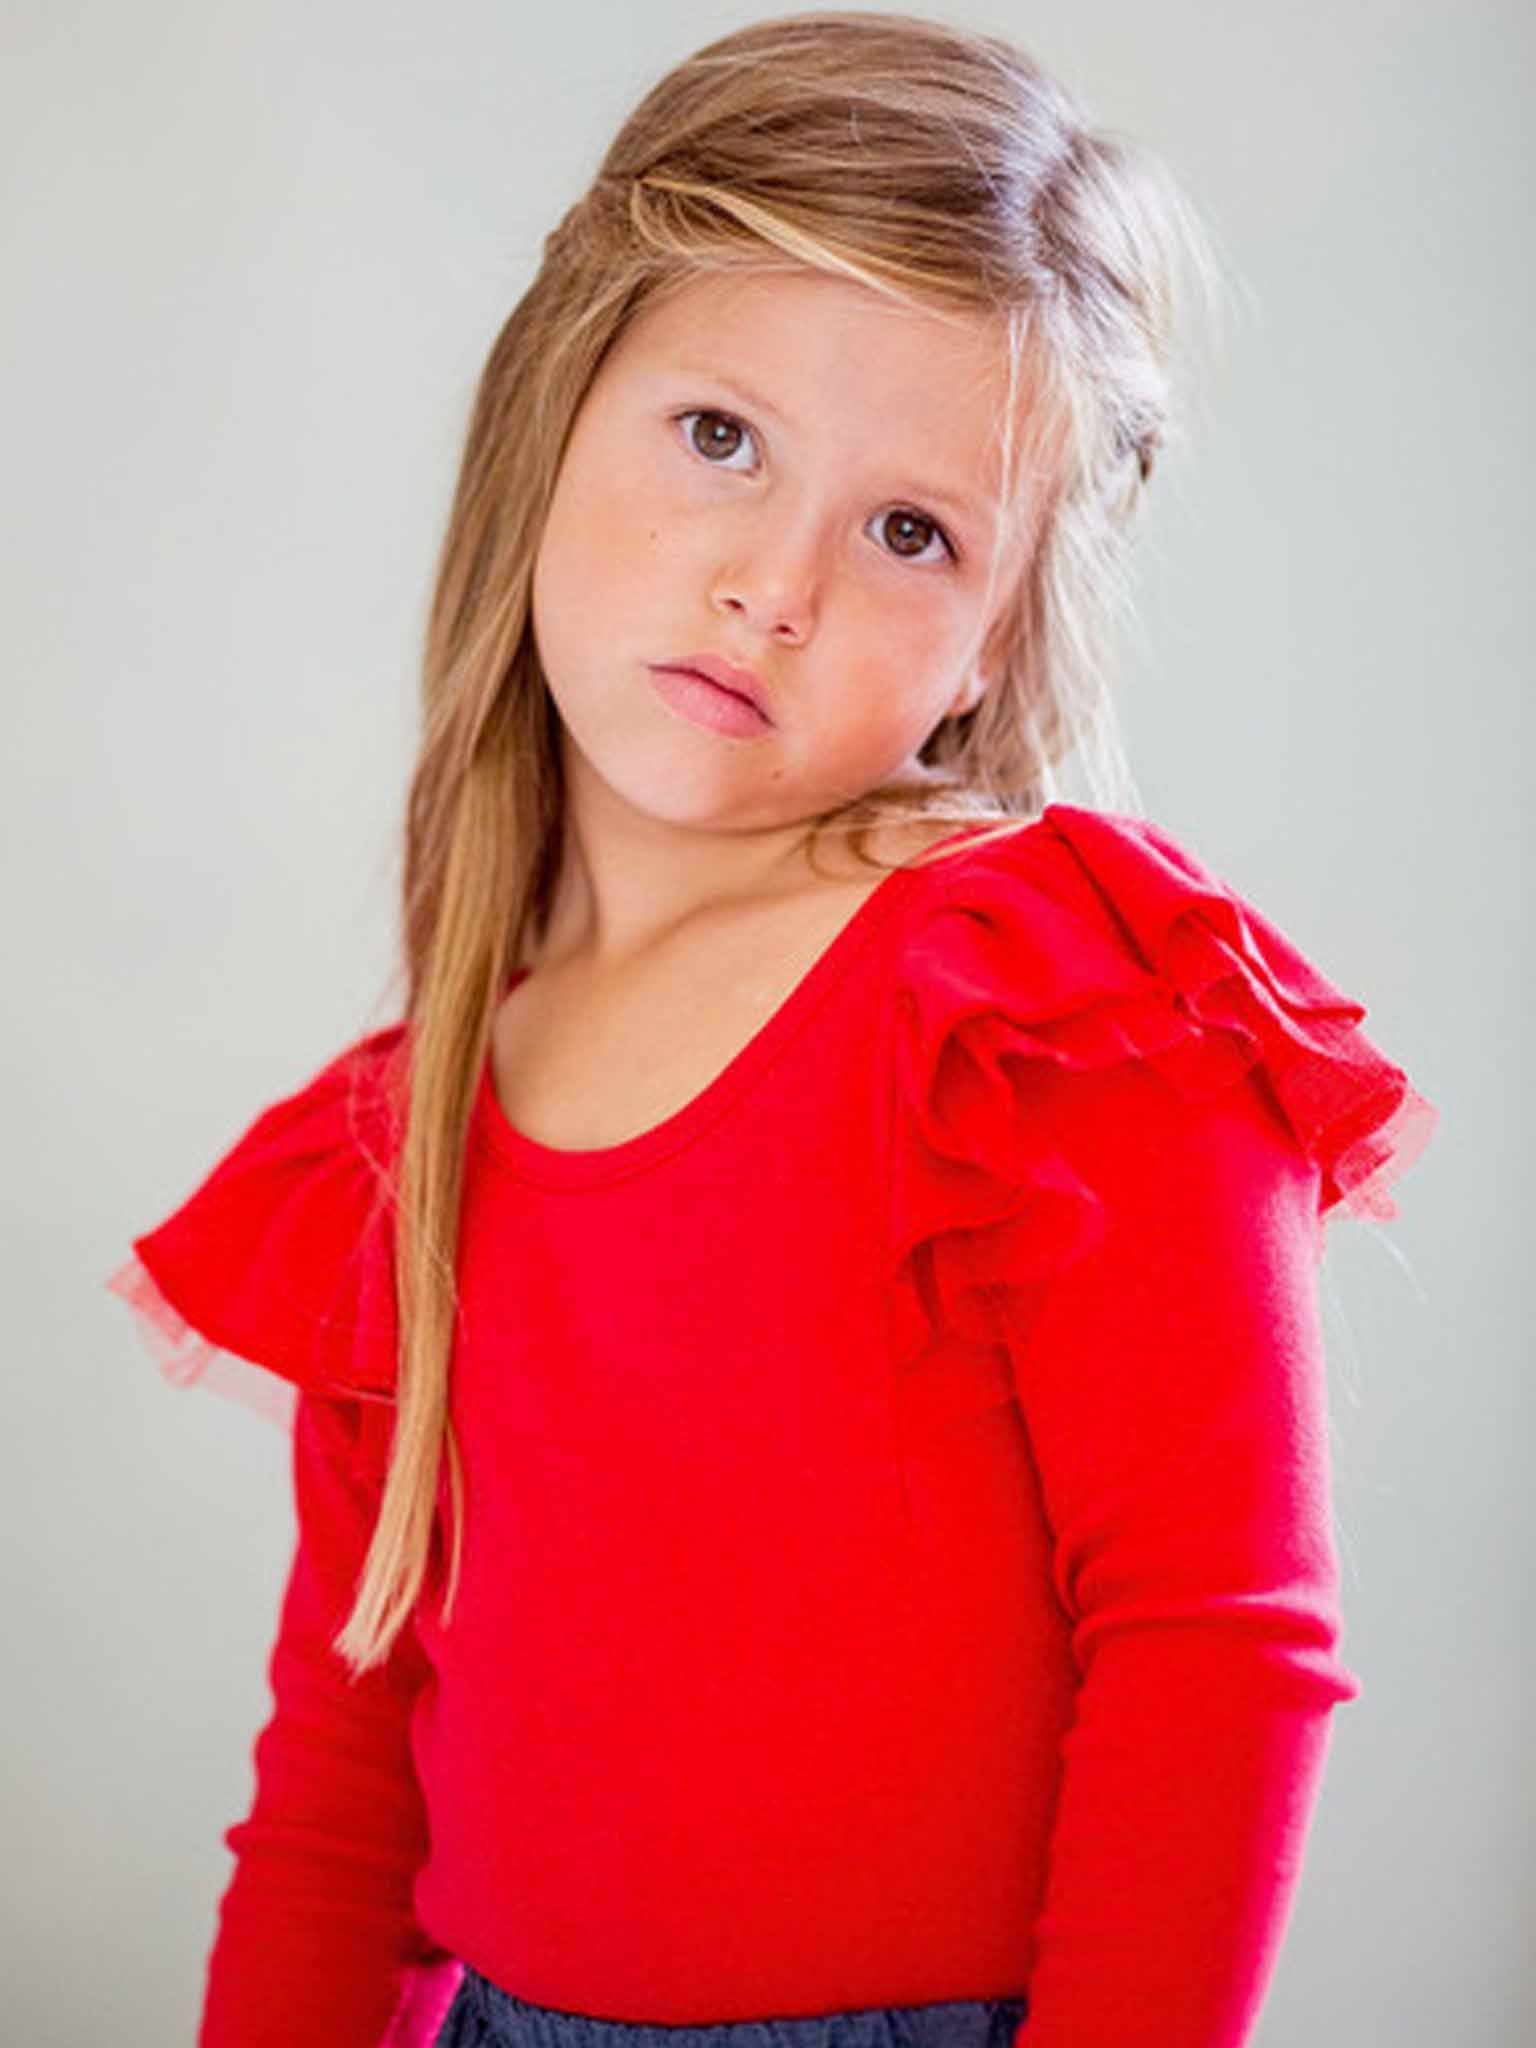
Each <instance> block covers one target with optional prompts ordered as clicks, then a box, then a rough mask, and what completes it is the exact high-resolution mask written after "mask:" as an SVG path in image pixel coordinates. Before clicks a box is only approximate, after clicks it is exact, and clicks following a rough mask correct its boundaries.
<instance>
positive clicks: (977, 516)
mask: <svg viewBox="0 0 1536 2048" xmlns="http://www.w3.org/2000/svg"><path fill="white" fill-rule="evenodd" d="M676 373H677V375H679V376H682V377H703V378H705V379H706V380H707V381H708V382H709V383H711V384H718V385H719V386H720V388H721V390H722V391H729V392H731V393H733V394H734V395H735V396H736V397H737V398H739V399H740V400H741V401H742V403H743V404H744V405H750V406H752V407H753V408H754V409H755V410H756V411H758V412H764V413H767V415H768V417H769V418H770V419H775V420H778V421H779V422H780V423H781V425H783V426H786V427H787V426H792V425H793V424H794V422H793V421H792V420H791V419H790V417H789V415H788V414H787V413H786V412H784V411H783V409H782V408H781V407H779V406H777V405H775V404H774V402H773V400H772V399H771V398H765V397H764V396H763V394H762V393H761V392H760V391H754V390H753V389H752V387H751V385H750V384H744V383H742V381H741V379H740V378H739V377H730V376H727V375H726V373H725V372H724V371H723V370H716V369H706V368H705V366H704V365H703V364H702V363H680V364H678V365H677V366H676ZM897 488H898V489H899V490H900V491H902V492H904V493H905V494H906V495H907V496H910V497H913V498H927V499H929V500H931V501H932V503H934V504H935V505H942V506H943V507H944V508H945V509H946V510H947V511H949V512H952V513H954V514H956V515H957V516H958V517H960V518H961V519H974V520H976V521H977V522H978V523H980V522H981V520H982V519H983V516H984V514H985V511H986V507H985V506H984V505H983V504H982V503H981V501H980V500H979V499H976V498H973V497H971V496H969V495H968V494H967V493H965V492H963V491H946V490H944V489H942V488H941V487H939V486H937V485H928V484H917V483H911V484H909V483H907V482H906V481H905V480H902V481H901V482H900V483H899V484H898V486H897Z"/></svg>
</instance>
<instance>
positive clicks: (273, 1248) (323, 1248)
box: [105, 1025, 404, 1434]
mask: <svg viewBox="0 0 1536 2048" xmlns="http://www.w3.org/2000/svg"><path fill="white" fill-rule="evenodd" d="M403 1031H404V1027H403V1026H401V1025H392V1026H390V1027H388V1028H386V1029H384V1030H381V1031H376V1032H372V1033H370V1034H369V1035H368V1036H366V1037H365V1038H363V1039H361V1040H359V1041H358V1042H356V1043H355V1044H353V1045H351V1046H349V1047H347V1049H346V1050H345V1051H344V1052H342V1053H340V1054H338V1055H337V1056H336V1057H335V1058H334V1059H332V1060H331V1061H329V1062H328V1063H327V1064H326V1065H325V1066H324V1067H323V1068H321V1069H320V1071H319V1072H318V1073H317V1074H315V1075H314V1076H313V1077H312V1078H311V1079H310V1080H309V1081H308V1082H306V1083H305V1084H304V1086H303V1087H301V1088H298V1089H296V1090H294V1091H293V1092H292V1093H291V1094H289V1095H287V1096H284V1097H283V1098H281V1099H280V1100H279V1101H277V1102H274V1103H272V1104H270V1105H269V1106H268V1107H267V1108H266V1109H264V1110H263V1111H262V1112H261V1113H260V1115H258V1116H257V1117H256V1118H255V1120H254V1121H253V1122H252V1123H251V1124H250V1126H249V1127H248V1128H247V1129H246V1130H245V1131H244V1132H243V1133H242V1134H241V1136H240V1137H239V1138H238V1139H237V1140H236V1141H235V1143H234V1144H233V1145H231V1146H230V1147H229V1148H228V1150H227V1151H226V1152H225V1153H224V1154H223V1156H222V1157H221V1158H219V1159H218V1160H217V1161H216V1163H215V1164H214V1166H213V1167H212V1168H211V1170H210V1171H209V1172H208V1173H207V1174H206V1175H205V1176H204V1178H203V1180H202V1182H201V1183H200V1184H199V1185H198V1186H197V1187H196V1188H195V1189H194V1190H193V1192H192V1194H191V1195H190V1196H188V1198H187V1199H186V1200H185V1201H184V1202H183V1203H182V1204H181V1205H180V1206H179V1207H178V1208H177V1209H175V1210H174V1211H173V1212H172V1213H171V1214H170V1215H169V1216H167V1217H165V1218H164V1219H163V1220H162V1221H161V1222H160V1223H158V1224H157V1225H156V1226H155V1227H154V1228H153V1229H152V1230H149V1231H146V1232H144V1233H142V1234H141V1235H140V1236H138V1237H136V1238H135V1239H134V1240H133V1245H132V1249H131V1251H130V1252H129V1255H128V1257H127V1258H126V1259H125V1260H124V1261H123V1262H122V1264H120V1265H119V1266H118V1268H117V1270H116V1271H115V1272H113V1273H112V1274H111V1275H110V1276H109V1278H108V1279H107V1280H106V1282H105V1284H106V1286H107V1287H108V1288H109V1289H110V1290H111V1292H112V1293H114V1294H116V1295H117V1296H118V1297H119V1298H120V1299H121V1300H122V1301H124V1302H125V1303H126V1304H127V1306H128V1307H129V1308H130V1309H131V1310H132V1311H133V1320H134V1323H135V1326H136V1328H137V1330H138V1332H139V1336H140V1339H141V1341H142V1342H143V1344H144V1346H145V1348H146V1349H147V1351H148V1352H149V1355H150V1356H151V1358H152V1359H153V1360H154V1361H155V1363H156V1364H157V1366H158V1367H159V1369H160V1372H161V1373H162V1375H163V1376H164V1377H165V1378H166V1379H167V1380H169V1381H170V1382H171V1383H172V1384H173V1385H175V1386H178V1387H186V1386H190V1385H194V1384H196V1385H200V1386H203V1387H206V1388H208V1389H209V1390H211V1391H212V1392H214V1393H218V1394H221V1395H223V1396H225V1397H227V1398H229V1399H231V1400H233V1401H235V1402H238V1403H239V1404H240V1405H241V1406H243V1407H245V1408H248V1409H250V1410H251V1411H253V1412H254V1413H256V1414H258V1415H261V1416H262V1417H263V1418H264V1419H266V1420H267V1421H270V1422H274V1423H276V1424H278V1425H279V1426H280V1427H283V1428H286V1429H287V1430H289V1431H290V1432H291V1431H292V1428H293V1422H294V1414H295V1409H296V1406H297V1395H298V1392H299V1390H300V1389H308V1390H312V1391H314V1392H317V1393H322V1394H329V1395H335V1396H341V1397H349V1398H353V1399H356V1400H359V1401H363V1402H367V1403H370V1404H377V1403H389V1404H391V1405H392V1404H393V1403H394V1399H395V1384H396V1376H397V1371H398V1360H397V1340H396V1307H395V1293H394V1260H393V1251H392V1244H393V1228H392V1217H391V1214H390V1205H389V1202H388V1200H387V1199H386V1191H385V1188H384V1186H383V1182H382V1179H381V1169H382V1168H384V1167H385V1166H386V1165H387V1163H388V1160H389V1159H390V1157H391V1156H392V1154H393V1150H394V1146H395V1143H396V1139H397V1135H398V1125H397V1122H396V1114H395V1104H394V1101H393V1098H392V1096H391V1093H390V1090H389V1088H388V1086H386V1081H387V1078H388V1076H389V1073H390V1069H391V1066H392V1063H393V1062H394V1060H395V1059H396V1057H397V1055H398V1054H399V1053H400V1051H401V1046H402V1039H403ZM380 1427H382V1419H380V1420H379V1421H378V1422H377V1423H375V1424H370V1432H371V1433H374V1434H376V1433H377V1430H378V1429H379V1428H380Z"/></svg>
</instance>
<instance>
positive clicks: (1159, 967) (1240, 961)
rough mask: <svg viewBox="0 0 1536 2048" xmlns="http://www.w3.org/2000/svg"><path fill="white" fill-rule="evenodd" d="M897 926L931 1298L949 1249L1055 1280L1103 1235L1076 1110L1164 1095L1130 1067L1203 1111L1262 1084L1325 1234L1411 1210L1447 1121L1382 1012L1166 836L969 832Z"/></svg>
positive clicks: (896, 964) (1118, 819) (1044, 815)
mask: <svg viewBox="0 0 1536 2048" xmlns="http://www.w3.org/2000/svg"><path fill="white" fill-rule="evenodd" d="M894 926H895V930H894V948H895V958H894V961H893V968H892V973H891V977H890V990H891V999H892V1002H893V1004H894V1017H893V1046H894V1060H895V1068H896V1076H895V1085H896V1097H897V1101H898V1103H899V1105H900V1107H901V1111H902V1126H903V1129H904V1132H905V1137H906V1140H907V1142H906V1143H905V1144H902V1145H899V1146H898V1148H897V1152H896V1157H895V1159H894V1161H893V1174H894V1186H893V1200H894V1202H895V1208H896V1232H895V1240H896V1261H897V1277H899V1278H904V1279H905V1280H907V1281H908V1282H910V1283H911V1289H912V1293H913V1298H914V1300H915V1299H916V1297H917V1295H918V1294H919V1293H921V1292H922V1291H923V1290H924V1288H925V1287H931V1281H930V1280H928V1279H925V1274H926V1273H927V1262H928V1261H929V1260H930V1259H931V1256H932V1253H933V1250H934V1248H935V1246H936V1245H937V1244H938V1243H939V1242H940V1241H942V1240H951V1241H959V1240H963V1241H964V1243H965V1246H966V1247H967V1249H968V1252H969V1253H971V1254H977V1255H979V1252H980V1250H981V1249H982V1248H984V1246H985V1244H986V1243H987V1242H988V1241H990V1240H991V1239H996V1240H997V1243H996V1245H995V1246H994V1249H995V1251H996V1252H997V1255H998V1257H999V1258H1004V1257H1006V1258H1008V1259H1011V1260H1013V1261H1014V1262H1015V1263H1017V1261H1019V1260H1025V1259H1037V1260H1039V1261H1040V1262H1041V1263H1042V1265H1047V1266H1048V1265H1051V1264H1055V1263H1060V1262H1061V1261H1062V1260H1064V1259H1065V1258H1067V1257H1069V1256H1072V1255H1073V1254H1075V1252H1076V1251H1077V1250H1078V1249H1080V1248H1082V1247H1083V1246H1085V1245H1086V1244H1087V1243H1088V1242H1090V1241H1091V1240H1092V1238H1093V1237H1094V1236H1095V1235H1096V1233H1097V1230H1098V1228H1099V1227H1100V1224H1101V1219H1100V1218H1099V1217H1098V1215H1097V1214H1096V1204H1095V1201H1094V1196H1093V1191H1092V1189H1091V1188H1088V1187H1085V1186H1084V1184H1083V1180H1082V1176H1081V1173H1080V1172H1079V1171H1078V1170H1077V1169H1076V1168H1075V1167H1074V1165H1073V1161H1072V1157H1071V1146H1070V1143H1069V1144H1068V1145H1067V1147H1066V1149H1065V1150H1064V1149H1063V1145H1062V1142H1061V1135H1062V1133H1063V1132H1064V1131H1066V1132H1068V1133H1070V1131H1071V1128H1072V1118H1073V1115H1074V1113H1075V1111H1074V1105H1076V1106H1077V1107H1078V1108H1080V1109H1081V1112H1082V1114H1084V1115H1091V1116H1097V1117H1100V1118H1102V1117H1103V1116H1104V1115H1105V1114H1106V1110H1105V1108H1104V1105H1105V1103H1106V1102H1108V1101H1109V1100H1110V1099H1111V1093H1112V1095H1113V1100H1114V1102H1115V1103H1116V1104H1117V1105H1119V1106H1120V1107H1122V1108H1123V1107H1124V1106H1125V1105H1127V1104H1129V1103H1133V1102H1135V1101H1137V1100H1145V1099H1148V1097H1147V1090H1146V1085H1145V1082H1144V1081H1143V1080H1141V1079H1140V1078H1132V1079H1130V1080H1129V1082H1128V1089H1129V1092H1127V1090H1126V1089H1119V1090H1116V1089H1115V1085H1114V1077H1116V1076H1117V1075H1118V1076H1135V1077H1146V1080H1149V1081H1150V1083H1151V1084H1152V1095H1153V1097H1155V1098H1157V1099H1161V1100H1166V1101H1167V1102H1182V1103H1186V1104H1197V1103H1201V1102H1205V1101H1208V1100H1209V1099H1210V1098H1213V1097H1216V1096H1218V1095H1221V1094H1222V1093H1223V1092H1225V1091H1227V1090H1231V1089H1233V1088H1234V1087H1235V1086H1236V1085H1237V1084H1238V1083H1239V1082H1240V1081H1243V1080H1245V1079H1246V1080H1250V1081H1252V1082H1253V1083H1255V1084H1256V1085H1257V1088H1258V1090H1259V1092H1261V1093H1262V1094H1263V1095H1264V1096H1265V1097H1266V1100H1267V1102H1268V1104H1269V1105H1270V1107H1271V1108H1272V1109H1273V1110H1275V1111H1277V1112H1278V1113H1279V1115H1280V1117H1281V1118H1282V1120H1283V1121H1284V1123H1285V1124H1286V1125H1288V1127H1289V1129H1290V1131H1291V1133H1292V1135H1293V1136H1294V1139H1295V1141H1296V1144H1297V1145H1298V1146H1299V1147H1300V1149H1301V1151H1302V1152H1303V1153H1305V1154H1306V1155H1307V1158H1308V1159H1309V1160H1310V1162H1311V1163H1312V1164H1313V1166H1314V1167H1315V1168H1316V1172H1317V1189H1318V1212H1319V1218H1320V1219H1321V1218H1322V1217H1325V1216H1326V1215H1327V1214H1328V1212H1330V1211H1332V1210H1334V1209H1336V1208H1337V1207H1339V1206H1340V1205H1342V1206H1343V1207H1344V1208H1345V1209H1347V1210H1349V1211H1350V1212H1352V1213H1354V1214H1357V1215H1363V1216H1369V1217H1374V1218H1383V1219H1385V1218H1391V1217H1394V1216H1395V1215H1396V1214H1397V1209H1396V1206H1395V1204H1394V1202H1393V1200H1392V1197H1391V1195H1390V1194H1389V1192H1388V1189H1389V1186H1390V1184H1391V1183H1392V1182H1394V1181H1395V1180H1396V1179H1397V1178H1398V1177H1399V1176H1400V1175H1401V1174H1402V1173H1403V1172H1404V1171H1405V1170H1406V1169H1407V1167H1408V1166H1410V1165H1411V1164H1412V1163H1413V1161H1414V1160H1415V1159H1416V1158H1417V1157H1418V1155H1419V1153H1420V1152H1421V1151H1422V1150H1423V1148H1424V1146H1425V1145H1426V1144H1427V1143H1428V1141H1429V1138H1430V1136H1431V1135H1432V1133H1433V1131H1434V1128H1435V1125H1436V1122H1437V1120H1438V1112H1437V1111H1436V1109H1435V1108H1434V1107H1433V1105H1432V1104H1430V1103H1429V1102H1428V1101H1427V1100H1426V1099H1425V1098H1424V1096H1423V1095H1422V1094H1421V1093H1420V1092H1419V1091H1418V1090H1417V1088H1415V1087H1414V1085H1413V1084H1412V1082H1411V1081H1410V1080H1409V1078H1408V1076H1407V1074H1406V1073H1405V1072H1404V1070H1403V1068H1402V1067H1401V1066H1399V1065H1398V1064H1397V1063H1396V1062H1395V1061H1393V1060H1392V1059H1391V1058H1389V1057H1388V1055H1387V1054H1386V1053H1384V1052H1383V1051H1382V1050H1381V1049H1380V1047H1379V1046H1377V1045H1376V1044H1375V1043H1374V1042H1373V1040H1372V1039H1371V1038H1369V1037H1367V1035H1366V1034H1365V1033H1364V1032H1363V1031H1362V1030H1361V1028H1360V1026H1361V1022H1362V1020H1363V1019H1364V1018H1365V1016H1366V1014H1367V1012H1366V1007H1365V1005H1364V1004H1363V1003H1362V1002H1360V1001H1358V1000H1357V999H1356V998H1354V997H1353V996H1349V995H1346V994H1344V993H1343V992H1342V991H1341V990H1340V989H1339V988H1338V987H1336V986H1335V985H1334V983H1333V982H1332V981H1331V980H1330V979H1329V978H1328V976H1327V975H1325V974H1324V973H1323V971H1322V970H1321V968H1319V967H1318V966H1317V965H1316V964H1315V963H1314V962H1312V961H1311V960H1310V959H1308V958H1307V957H1306V956H1305V955H1304V953H1303V952H1302V951H1301V949H1300V948H1299V947H1298V946H1297V945H1296V944H1295V943H1294V941H1293V940H1292V939H1291V938H1290V937H1289V936H1288V935H1287V934H1286V933H1285V932H1284V931H1282V930H1281V929H1280V927H1279V926H1278V925H1277V924H1276V923H1275V922H1274V921H1273V920H1272V919H1271V918H1270V917H1269V916H1267V915H1266V914H1265V913H1264V912H1263V911H1262V910H1261V909H1259V908H1258V907H1257V906H1256V905H1255V904H1254V903H1253V902H1251V901H1250V900H1249V899H1248V898H1246V897H1245V896H1244V895H1242V894H1241V893H1240V892H1239V891H1238V890H1237V889H1235V888H1234V887H1232V885H1231V884H1230V883H1228V882H1227V881H1226V880H1225V879H1223V878H1222V877H1221V876H1220V875H1218V874H1217V873H1216V872H1214V871H1213V870H1212V869H1211V868H1210V867H1209V866H1208V865H1207V864H1206V863H1205V862H1204V861H1203V860H1202V859H1201V858H1200V857H1199V855H1198V854H1196V853H1195V852H1194V851H1193V850H1192V849H1191V848H1190V847H1189V846H1188V845H1187V844H1185V843H1183V842H1182V841H1181V840H1179V839H1178V838H1177V837H1176V836H1175V835H1174V834H1173V833H1171V832H1170V831H1168V830H1167V829H1166V828H1165V827H1163V826H1161V825H1159V824H1157V823H1154V822H1153V821H1152V820H1150V819H1146V818H1141V817H1132V816H1128V815H1123V814H1120V813H1116V812H1111V811H1099V810H1092V809H1088V808H1086V807H1083V806H1080V805H1077V804H1069V803H1051V804H1048V805H1047V806H1046V807H1045V809H1044V810H1043V811H1042V812H1041V814H1040V815H1039V816H1038V817H1037V818H1034V819H1032V820H1029V821H1027V822H1024V823H1019V824H1009V825H1007V826H1005V827H1003V828H1002V829H1000V830H999V829H996V828H992V827H986V828H983V829H979V830H970V829H968V830H966V831H965V832H964V833H963V834H960V835H953V836H952V843H951V844H949V845H948V846H945V847H941V848H940V849H938V850H936V851H935V852H933V853H930V854H929V855H927V856H925V857H924V859H923V860H922V861H921V862H920V863H919V864H918V866H917V867H916V868H915V870H914V871H913V875H912V879H911V881H910V883H909V884H908V889H907V894H906V897H905V899H904V901H903V904H902V906H901V914H900V915H899V916H898V917H897V918H896V919H895V920H894ZM1091 1075H1099V1076H1101V1077H1102V1083H1101V1085H1098V1086H1095V1085H1093V1084H1092V1083H1085V1084H1084V1085H1081V1086H1078V1087H1076V1088H1074V1085H1073V1082H1074V1077H1077V1076H1091ZM1107 1090H1108V1091H1111V1092H1110V1093H1107V1092H1106V1091H1107ZM1100 1149H1102V1140H1101V1141H1100ZM1026 1219H1027V1221H1028V1224H1029V1229H1028V1231H1027V1232H1026V1231H1024V1230H1023V1229H1022V1227H1021V1226H1022V1225H1023V1223H1024V1222H1025V1220H1026ZM1016 1226H1020V1228H1018V1230H1017V1233H1016ZM1005 1238H1006V1239H1007V1243H1006V1244H1005V1243H1004V1242H1003V1240H1004V1239H1005ZM1319 1242H1321V1221H1320V1223H1319ZM973 1263H974V1259H973ZM994 1263H995V1261H994Z"/></svg>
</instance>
